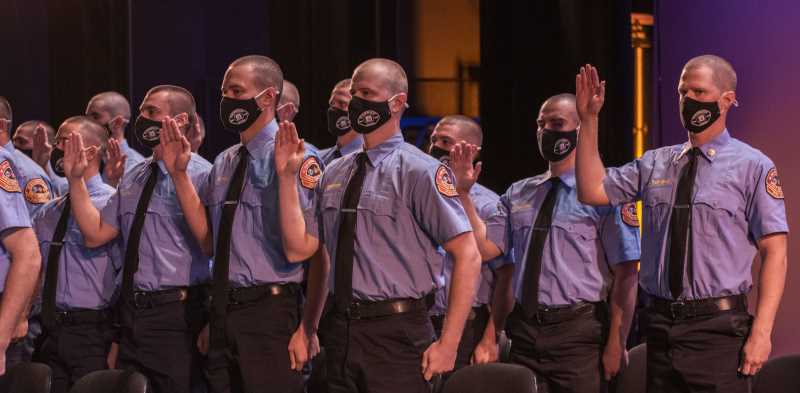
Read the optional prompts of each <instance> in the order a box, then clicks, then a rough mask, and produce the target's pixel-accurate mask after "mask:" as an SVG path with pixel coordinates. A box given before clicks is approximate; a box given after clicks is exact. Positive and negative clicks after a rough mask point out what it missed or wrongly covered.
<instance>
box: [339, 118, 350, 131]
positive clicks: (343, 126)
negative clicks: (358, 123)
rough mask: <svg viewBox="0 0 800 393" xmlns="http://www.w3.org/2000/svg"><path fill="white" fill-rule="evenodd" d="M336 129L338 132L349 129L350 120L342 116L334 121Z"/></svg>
mask: <svg viewBox="0 0 800 393" xmlns="http://www.w3.org/2000/svg"><path fill="white" fill-rule="evenodd" d="M336 128H338V129H340V130H349V129H350V119H349V118H348V117H347V116H342V117H340V118H339V119H337V120H336Z"/></svg>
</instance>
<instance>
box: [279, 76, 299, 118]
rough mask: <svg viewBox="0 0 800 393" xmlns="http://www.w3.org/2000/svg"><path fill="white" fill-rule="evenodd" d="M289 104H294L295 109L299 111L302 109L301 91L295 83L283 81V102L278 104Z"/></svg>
mask: <svg viewBox="0 0 800 393" xmlns="http://www.w3.org/2000/svg"><path fill="white" fill-rule="evenodd" d="M287 103H292V104H294V107H295V108H297V109H298V110H299V109H300V91H298V90H297V86H295V85H294V83H292V82H289V81H287V80H286V79H284V80H283V88H282V89H281V100H280V102H278V105H283V104H287Z"/></svg>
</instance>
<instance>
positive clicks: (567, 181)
mask: <svg viewBox="0 0 800 393" xmlns="http://www.w3.org/2000/svg"><path fill="white" fill-rule="evenodd" d="M553 177H554V176H553V174H552V173H551V172H550V171H547V172H546V173H545V176H543V177H542V179H541V181H540V182H539V184H542V183H544V182H546V181H548V180H550V179H552V178H553ZM558 178H559V179H561V184H562V185H564V186H567V187H568V188H575V168H572V169H570V170H568V171H566V172H564V173H562V174H561V176H558Z"/></svg>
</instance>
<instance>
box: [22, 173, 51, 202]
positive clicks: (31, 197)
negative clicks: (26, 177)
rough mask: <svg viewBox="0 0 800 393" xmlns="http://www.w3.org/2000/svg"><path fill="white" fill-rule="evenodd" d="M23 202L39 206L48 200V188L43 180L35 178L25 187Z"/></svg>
mask: <svg viewBox="0 0 800 393" xmlns="http://www.w3.org/2000/svg"><path fill="white" fill-rule="evenodd" d="M25 200H26V201H28V202H29V203H33V204H34V205H41V204H42V203H46V202H47V201H49V200H50V188H48V187H47V183H46V182H45V181H44V179H42V178H41V177H40V178H36V179H33V180H31V181H29V182H28V184H26V185H25Z"/></svg>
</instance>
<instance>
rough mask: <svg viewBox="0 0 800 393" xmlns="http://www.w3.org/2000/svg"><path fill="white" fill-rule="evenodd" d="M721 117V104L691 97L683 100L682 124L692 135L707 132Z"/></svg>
mask: <svg viewBox="0 0 800 393" xmlns="http://www.w3.org/2000/svg"><path fill="white" fill-rule="evenodd" d="M719 116H720V111H719V104H718V103H717V102H716V101H711V102H703V101H697V100H693V99H691V98H689V97H683V99H682V100H681V123H683V128H685V129H687V130H688V131H689V132H691V133H692V134H697V133H700V132H703V131H705V130H706V129H707V128H708V127H711V125H712V124H714V122H715V121H717V119H719Z"/></svg>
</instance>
